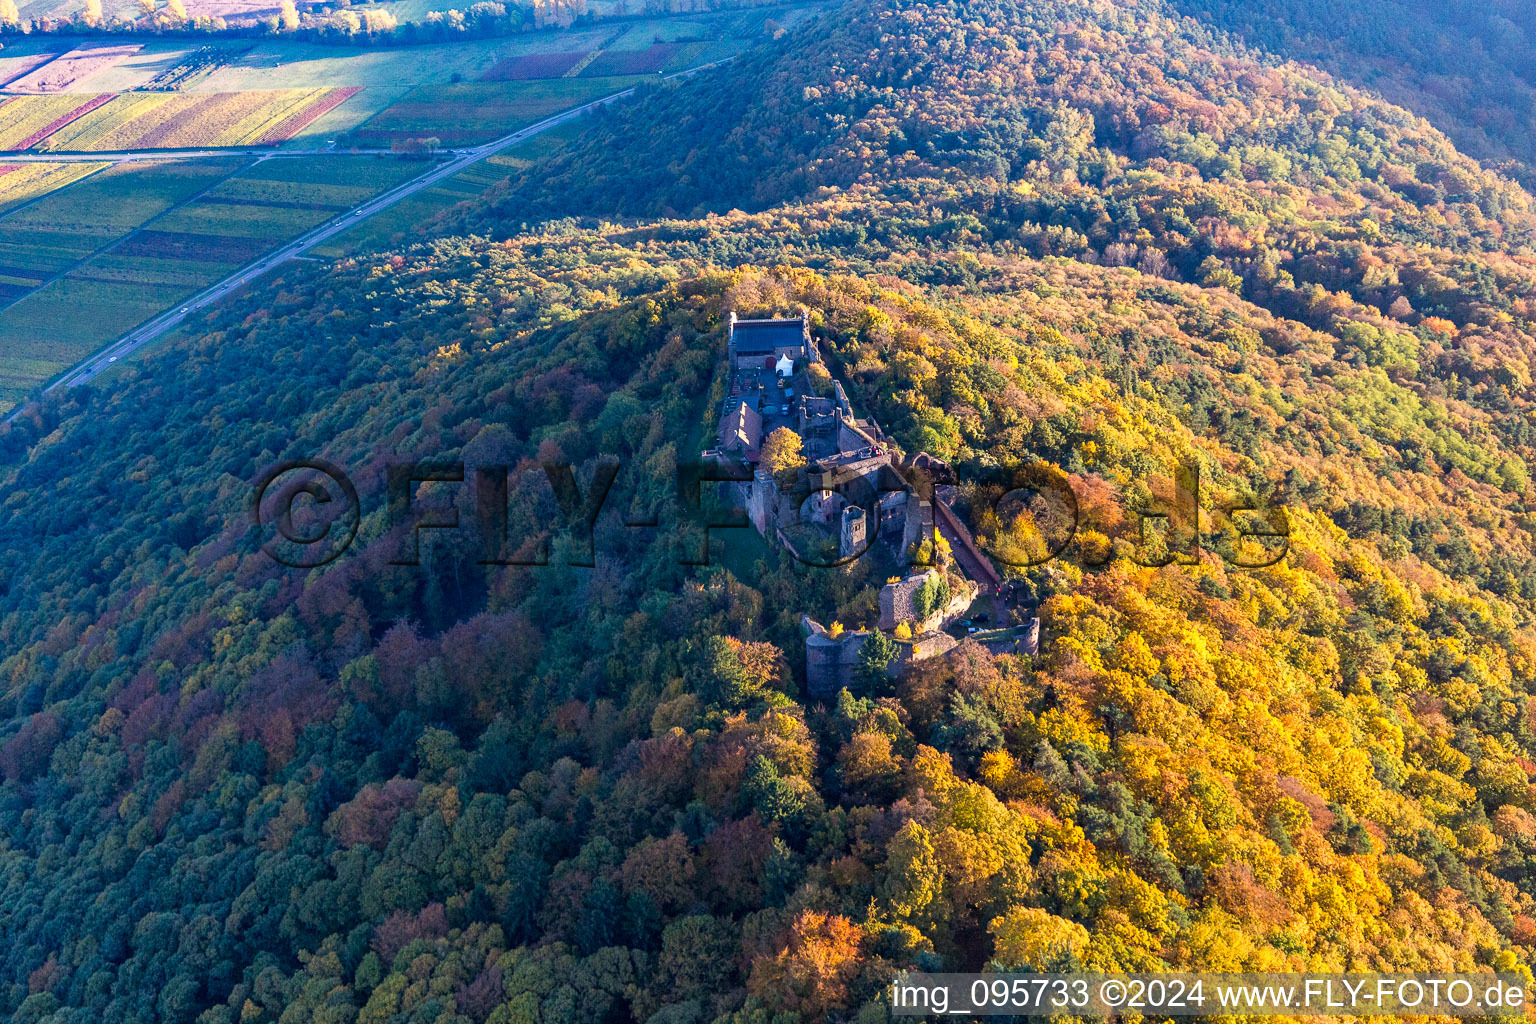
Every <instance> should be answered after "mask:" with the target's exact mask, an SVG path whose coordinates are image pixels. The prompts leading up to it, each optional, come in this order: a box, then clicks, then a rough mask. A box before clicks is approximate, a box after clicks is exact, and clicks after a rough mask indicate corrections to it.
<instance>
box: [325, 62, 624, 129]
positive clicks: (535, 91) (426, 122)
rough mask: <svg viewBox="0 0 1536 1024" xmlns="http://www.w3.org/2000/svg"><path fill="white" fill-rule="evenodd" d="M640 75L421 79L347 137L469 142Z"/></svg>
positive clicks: (591, 97) (602, 92)
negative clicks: (437, 81) (425, 82)
mask: <svg viewBox="0 0 1536 1024" xmlns="http://www.w3.org/2000/svg"><path fill="white" fill-rule="evenodd" d="M640 80H641V79H640V77H639V76H635V75H626V76H621V77H615V78H550V79H540V80H535V81H528V82H457V83H448V84H446V85H444V84H433V85H421V86H417V87H416V88H414V89H412V90H411V91H410V92H408V93H406V95H405V96H404V97H403V98H401V99H400V100H398V101H397V102H395V103H394V104H393V105H391V106H390V107H389V108H388V109H386V110H383V111H381V112H380V113H378V114H377V115H375V116H374V117H372V118H370V119H369V120H367V121H365V122H363V123H362V124H361V125H359V126H358V127H356V128H354V129H353V130H352V131H351V132H350V133H348V138H349V139H350V140H351V141H354V142H356V143H358V144H359V145H367V146H378V145H387V144H388V143H390V142H392V141H394V140H396V139H405V138H413V137H426V136H432V137H435V138H437V139H439V140H441V141H442V143H443V145H445V146H464V145H473V144H475V143H479V142H488V141H489V140H491V139H494V138H497V137H499V136H502V135H506V134H508V133H509V132H514V131H516V130H517V129H519V128H521V127H523V126H525V125H529V124H532V123H533V122H535V121H538V120H541V119H543V118H545V117H548V116H549V115H551V114H555V113H559V112H560V111H562V110H566V109H569V108H570V107H574V106H577V105H579V104H582V103H586V102H588V101H589V100H594V99H597V98H598V97H601V96H608V95H611V94H612V93H616V92H619V91H621V90H623V89H627V88H629V87H630V86H631V85H634V84H635V83H636V82H638V81H640Z"/></svg>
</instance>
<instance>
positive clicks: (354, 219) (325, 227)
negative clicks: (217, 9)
mask: <svg viewBox="0 0 1536 1024" xmlns="http://www.w3.org/2000/svg"><path fill="white" fill-rule="evenodd" d="M730 59H731V58H729V57H727V58H726V59H725V60H720V61H713V62H711V63H709V64H702V65H700V66H699V67H696V68H690V69H688V70H687V71H679V72H677V73H676V74H672V75H668V76H667V78H668V79H673V78H680V77H683V76H685V75H692V74H696V73H698V72H700V71H704V70H706V69H708V68H712V67H716V66H718V65H720V64H724V63H726V61H729V60H730ZM634 91H635V90H634V87H630V88H628V89H625V90H623V91H622V92H616V93H614V94H612V95H611V96H604V97H603V98H602V99H598V100H593V101H592V102H591V103H584V104H582V105H581V106H579V107H573V108H571V109H570V110H567V111H565V112H564V113H560V114H556V115H554V116H553V117H547V118H545V119H544V120H542V121H539V122H538V123H536V124H531V125H529V126H528V127H526V128H521V129H519V130H517V131H515V132H513V133H512V134H511V135H505V136H502V137H501V138H499V139H496V140H494V141H492V142H487V143H485V144H484V145H482V146H476V147H475V148H473V149H465V150H459V151H457V152H456V153H455V155H454V156H453V157H452V158H451V159H449V160H446V161H444V162H442V163H440V164H439V165H438V166H437V167H435V168H433V169H432V170H430V171H428V172H427V173H426V174H423V175H421V176H420V177H417V178H412V179H411V180H410V181H408V182H406V183H405V184H403V185H397V186H396V187H394V188H392V189H390V190H389V191H387V192H381V193H380V194H379V195H377V196H374V197H373V198H372V199H370V200H368V201H367V202H365V203H363V204H362V205H360V206H357V207H354V208H353V209H351V210H349V211H347V212H346V213H343V214H340V215H339V216H337V217H334V218H332V219H331V220H328V221H326V222H325V223H324V224H322V225H320V226H319V227H317V228H314V229H313V230H311V231H310V232H309V233H308V234H304V235H300V236H299V237H298V238H295V239H294V240H293V241H291V242H289V243H288V244H287V245H284V246H283V247H282V248H280V249H276V250H274V251H273V252H270V253H268V254H267V255H265V256H263V257H261V259H259V260H257V261H256V262H254V263H251V264H249V265H247V266H245V267H243V268H241V269H240V270H237V271H235V272H234V273H233V274H231V275H230V276H229V277H226V278H225V279H224V280H222V281H220V282H218V283H217V284H215V285H212V286H210V287H208V288H207V289H205V290H204V291H201V292H199V293H198V294H197V295H194V296H193V297H192V298H190V299H187V300H186V301H184V302H183V303H182V304H181V305H179V306H177V307H176V308H175V309H171V310H167V311H166V312H164V313H162V314H160V315H159V316H157V317H155V318H154V319H152V320H148V321H146V322H145V323H143V324H140V325H139V326H138V327H136V328H134V329H133V330H132V331H130V332H128V333H127V334H125V335H123V336H122V337H121V338H119V339H118V340H117V341H114V342H113V343H112V344H110V345H108V346H107V347H106V348H103V349H100V350H99V351H97V352H96V353H95V354H94V355H92V356H91V357H90V358H89V359H87V360H85V361H84V362H83V363H81V364H80V365H78V366H76V367H75V368H74V369H72V370H70V371H69V372H68V373H66V374H64V376H62V377H60V378H59V379H58V380H56V381H54V382H53V383H52V384H50V385H48V387H46V388H45V389H44V391H45V392H47V391H52V390H54V389H55V388H60V387H74V386H76V385H77V384H84V383H85V382H86V381H89V380H91V379H92V378H93V377H95V376H96V375H97V374H99V373H101V372H103V371H104V370H106V369H108V368H110V367H111V366H112V364H113V363H115V362H117V361H118V360H119V359H122V358H123V357H124V356H128V355H132V354H133V353H134V352H137V351H138V350H139V349H141V348H143V347H144V346H145V345H148V344H149V343H150V342H152V341H154V340H156V339H157V338H159V337H160V336H162V335H163V334H165V333H166V332H167V331H170V330H171V329H173V328H175V327H176V326H178V325H179V324H180V323H181V322H182V321H183V320H185V319H186V318H187V317H188V316H189V315H190V314H192V313H194V312H196V311H197V310H200V309H203V308H204V307H206V306H209V305H211V304H213V303H215V302H217V301H219V300H220V299H222V298H224V297H225V296H226V295H228V294H229V293H230V292H233V291H235V290H236V289H239V288H242V287H244V286H245V285H247V284H249V283H250V282H252V281H254V280H255V279H256V278H258V277H260V276H261V275H263V274H265V273H267V272H268V271H269V270H271V269H273V268H274V267H276V266H277V265H278V264H280V263H283V262H285V261H287V260H291V259H293V258H294V257H296V256H300V255H302V254H303V253H304V252H306V251H308V250H309V249H312V248H314V247H315V246H317V245H319V244H320V243H321V242H324V241H326V240H327V239H330V238H332V237H334V236H336V235H339V234H341V233H342V232H343V231H346V230H348V229H349V228H352V227H354V226H355V225H357V224H360V223H361V222H362V221H363V220H364V219H366V218H367V217H370V216H372V215H373V214H375V213H378V212H379V211H381V210H385V209H388V208H389V207H391V206H393V205H394V204H396V203H398V202H399V201H400V200H402V199H404V198H406V197H407V196H411V195H414V194H416V193H417V192H420V191H421V190H422V189H425V188H431V187H432V186H433V185H435V184H437V183H438V182H439V181H442V180H443V179H444V178H447V177H450V176H452V175H454V174H457V173H458V172H459V171H462V170H463V169H464V168H466V167H468V166H469V165H470V164H472V163H475V162H476V161H478V160H483V159H485V158H486V157H488V156H490V155H491V154H492V153H495V152H496V151H497V150H500V149H504V148H506V147H507V146H511V145H514V144H515V143H519V142H522V141H524V140H525V139H531V138H533V137H534V136H535V135H539V134H541V133H543V132H547V131H549V130H550V129H551V128H554V127H556V126H558V125H562V124H565V123H566V122H568V121H572V120H575V119H576V118H578V117H580V116H581V115H583V114H585V113H587V112H588V111H591V110H596V109H597V108H598V107H601V106H604V105H606V104H609V103H613V102H614V101H616V100H620V99H623V98H624V97H626V96H630V95H632V94H633V93H634ZM223 152H225V153H227V152H229V151H228V150H225V151H223ZM5 159H7V160H9V159H10V156H8V155H7V156H6V157H5ZM22 408H24V406H18V407H17V409H16V411H15V412H13V413H11V415H10V416H8V417H6V419H7V421H9V420H11V419H14V418H15V417H16V416H17V415H18V414H19V413H20V412H21V410H22Z"/></svg>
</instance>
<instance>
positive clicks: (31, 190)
mask: <svg viewBox="0 0 1536 1024" xmlns="http://www.w3.org/2000/svg"><path fill="white" fill-rule="evenodd" d="M110 166H111V164H109V163H106V162H104V161H93V162H90V163H85V162H81V163H67V164H41V163H38V164H33V163H26V164H12V163H0V215H4V214H5V213H8V212H10V211H12V210H14V209H16V208H17V207H19V206H21V205H23V204H25V203H30V202H35V201H36V200H38V199H40V198H42V197H43V196H45V195H47V194H48V193H50V192H53V191H56V190H58V189H61V188H64V187H65V186H68V185H72V184H74V183H75V182H77V181H79V180H80V179H81V178H86V177H89V176H90V175H92V174H95V173H96V172H97V171H100V170H103V169H104V168H107V167H110Z"/></svg>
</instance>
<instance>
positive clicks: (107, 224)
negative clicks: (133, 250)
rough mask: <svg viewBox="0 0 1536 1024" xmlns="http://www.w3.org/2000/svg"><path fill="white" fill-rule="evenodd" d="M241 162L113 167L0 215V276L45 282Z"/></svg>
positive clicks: (186, 198) (187, 197)
mask: <svg viewBox="0 0 1536 1024" xmlns="http://www.w3.org/2000/svg"><path fill="white" fill-rule="evenodd" d="M243 163H244V161H241V160H238V159H230V160H204V161H200V162H197V163H174V164H128V165H121V166H117V167H111V168H108V169H106V170H104V171H101V172H99V173H97V174H95V175H92V176H91V177H89V178H86V179H85V180H84V181H80V182H76V183H75V184H73V185H71V186H69V187H67V188H63V189H60V190H59V191H57V192H53V193H51V194H49V195H47V196H45V197H43V198H42V199H41V200H39V201H38V202H35V203H32V204H31V205H29V206H26V207H23V208H22V209H19V210H16V211H15V212H13V213H11V214H9V215H7V216H4V217H0V267H6V268H11V269H10V270H0V273H10V274H14V273H16V272H17V270H23V271H26V272H28V273H26V275H25V276H30V277H35V278H37V279H39V280H46V279H47V278H49V277H52V276H53V275H54V274H57V273H59V272H61V271H64V270H67V269H68V268H69V267H71V266H72V265H73V264H75V263H77V262H78V261H80V260H82V259H85V258H86V257H88V256H89V255H90V254H91V253H93V252H95V251H96V250H98V249H100V248H102V247H103V246H106V245H109V244H111V243H112V242H114V241H116V240H117V239H119V238H121V237H123V236H124V235H125V234H127V233H128V232H129V231H132V230H133V229H134V228H137V227H138V226H139V225H141V224H143V223H144V222H145V221H148V220H150V219H151V218H154V217H157V216H159V215H160V214H162V213H164V212H165V211H167V210H169V209H171V208H173V207H175V206H177V205H178V204H180V203H184V202H186V201H187V200H189V199H191V198H192V197H193V196H195V195H197V194H198V193H200V192H202V191H204V190H205V189H208V188H210V187H212V186H213V185H215V184H217V183H218V182H219V181H221V180H222V179H224V178H226V177H228V176H229V175H230V174H232V173H234V172H235V171H236V170H238V169H239V168H240V167H241V166H242V164H243Z"/></svg>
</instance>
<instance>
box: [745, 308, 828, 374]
mask: <svg viewBox="0 0 1536 1024" xmlns="http://www.w3.org/2000/svg"><path fill="white" fill-rule="evenodd" d="M726 351H727V360H728V363H727V365H729V367H730V368H731V369H732V370H749V369H750V370H756V369H765V370H773V371H775V372H777V371H778V369H779V364H780V361H781V360H783V359H786V358H787V359H788V360H789V361H790V368H789V369H790V373H793V372H794V364H795V363H805V362H819V361H820V360H819V356H818V353H817V352H816V345H815V342H813V341H812V340H811V318H810V314H809V313H801V314H800V316H799V317H796V318H793V319H783V320H738V319H737V318H736V314H735V312H732V313H731V329H730V333H729V334H728V335H727V337H726Z"/></svg>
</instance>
